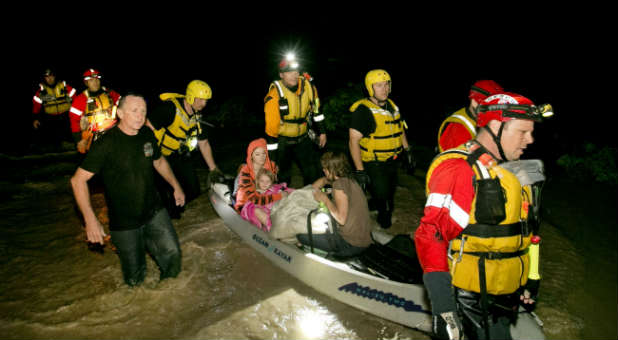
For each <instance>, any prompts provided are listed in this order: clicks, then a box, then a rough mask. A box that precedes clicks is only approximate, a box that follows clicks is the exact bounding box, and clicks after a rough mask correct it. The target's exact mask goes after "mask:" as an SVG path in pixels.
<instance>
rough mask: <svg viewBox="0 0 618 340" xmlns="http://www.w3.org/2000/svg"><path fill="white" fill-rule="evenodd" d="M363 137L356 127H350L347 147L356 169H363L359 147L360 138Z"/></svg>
mask: <svg viewBox="0 0 618 340" xmlns="http://www.w3.org/2000/svg"><path fill="white" fill-rule="evenodd" d="M361 138H363V134H362V133H360V131H358V130H356V129H352V128H350V139H349V142H348V144H349V147H350V155H351V156H352V162H353V163H354V167H355V168H356V170H365V168H364V167H363V160H362V158H361V149H360V144H359V143H360V140H361Z"/></svg>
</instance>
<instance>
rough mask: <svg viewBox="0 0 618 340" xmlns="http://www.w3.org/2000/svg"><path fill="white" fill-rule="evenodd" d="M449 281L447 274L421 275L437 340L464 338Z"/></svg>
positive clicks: (448, 274) (430, 273)
mask: <svg viewBox="0 0 618 340" xmlns="http://www.w3.org/2000/svg"><path fill="white" fill-rule="evenodd" d="M451 281H452V278H451V274H450V273H449V272H429V273H425V274H424V275H423V282H424V283H425V288H426V289H427V292H428V293H429V299H430V300H431V312H432V330H433V332H434V334H435V335H436V336H437V337H438V338H439V339H463V337H464V333H463V326H462V323H461V320H460V318H459V315H458V314H457V306H456V305H455V297H454V296H453V287H452V285H451Z"/></svg>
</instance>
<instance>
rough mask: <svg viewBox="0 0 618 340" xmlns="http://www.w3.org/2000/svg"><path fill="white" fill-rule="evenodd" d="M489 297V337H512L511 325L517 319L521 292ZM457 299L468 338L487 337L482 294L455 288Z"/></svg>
mask: <svg viewBox="0 0 618 340" xmlns="http://www.w3.org/2000/svg"><path fill="white" fill-rule="evenodd" d="M487 298H488V308H487V321H488V329H489V339H512V338H511V330H510V326H511V324H512V323H515V321H516V319H517V308H518V307H519V293H513V294H508V295H488V296H487ZM455 301H456V302H457V308H458V310H459V314H460V315H461V316H462V323H463V328H464V333H465V334H466V336H467V339H483V340H484V339H487V337H486V332H485V327H484V323H485V322H484V321H483V319H484V317H483V309H482V307H481V294H478V293H474V292H470V291H467V290H463V289H459V288H455Z"/></svg>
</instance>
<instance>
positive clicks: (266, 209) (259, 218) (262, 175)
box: [240, 168, 294, 231]
mask: <svg viewBox="0 0 618 340" xmlns="http://www.w3.org/2000/svg"><path fill="white" fill-rule="evenodd" d="M256 182H257V185H256V191H257V192H259V193H260V194H266V195H272V194H278V193H281V192H287V193H290V192H292V191H294V189H292V188H288V187H287V184H286V183H278V184H275V174H274V173H273V172H272V171H270V170H268V169H266V168H262V169H260V170H259V171H258V173H257V176H256ZM274 204H275V202H270V203H268V204H264V205H257V204H255V203H253V202H251V201H249V202H247V203H246V204H245V205H244V206H243V208H242V210H241V212H240V216H242V218H244V219H245V220H247V221H249V222H251V223H252V224H254V225H256V226H257V227H258V228H260V229H262V230H264V231H270V227H271V226H272V222H271V220H270V210H271V209H272V207H273V205H274Z"/></svg>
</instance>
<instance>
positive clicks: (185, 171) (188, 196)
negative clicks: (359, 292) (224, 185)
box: [157, 152, 201, 218]
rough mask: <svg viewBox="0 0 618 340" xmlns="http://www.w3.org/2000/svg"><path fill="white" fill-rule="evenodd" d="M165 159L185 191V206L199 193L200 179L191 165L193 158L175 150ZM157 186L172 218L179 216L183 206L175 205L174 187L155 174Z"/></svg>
mask: <svg viewBox="0 0 618 340" xmlns="http://www.w3.org/2000/svg"><path fill="white" fill-rule="evenodd" d="M165 159H166V160H167V162H168V163H169V165H170V168H172V171H173V172H174V176H175V177H176V179H177V180H178V184H180V187H181V188H182V191H184V193H185V206H186V205H187V204H189V202H191V201H192V200H194V199H196V198H197V197H198V196H199V195H200V193H201V188H200V181H199V179H198V177H197V174H196V173H195V168H194V167H193V160H192V159H191V157H190V156H183V155H180V154H178V153H177V152H174V153H172V154H171V155H169V156H166V157H165ZM157 187H158V189H159V194H160V195H161V199H162V200H163V205H164V206H165V208H166V209H167V211H168V212H169V214H170V217H172V218H180V214H181V213H182V212H183V211H184V207H178V206H176V199H175V198H174V188H172V186H171V185H169V183H167V182H166V181H165V179H163V177H161V176H160V175H158V176H157Z"/></svg>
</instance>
